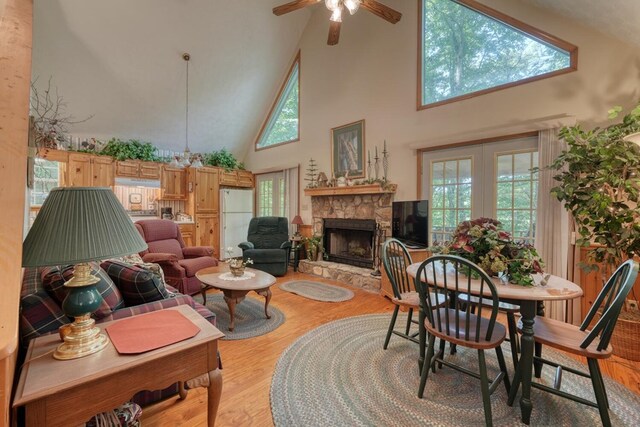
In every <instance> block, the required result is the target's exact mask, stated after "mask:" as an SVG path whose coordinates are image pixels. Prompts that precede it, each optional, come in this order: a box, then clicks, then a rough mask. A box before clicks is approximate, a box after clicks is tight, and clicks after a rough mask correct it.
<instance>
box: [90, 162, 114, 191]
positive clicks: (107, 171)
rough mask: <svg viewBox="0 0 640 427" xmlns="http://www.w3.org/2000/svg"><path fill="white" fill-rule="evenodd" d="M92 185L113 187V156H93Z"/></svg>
mask: <svg viewBox="0 0 640 427" xmlns="http://www.w3.org/2000/svg"><path fill="white" fill-rule="evenodd" d="M91 179H92V182H91V185H92V186H94V187H111V186H112V185H114V184H115V182H114V179H115V177H114V173H113V158H111V157H107V156H93V159H91Z"/></svg>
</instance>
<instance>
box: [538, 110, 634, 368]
mask: <svg viewBox="0 0 640 427" xmlns="http://www.w3.org/2000/svg"><path fill="white" fill-rule="evenodd" d="M620 111H622V109H621V108H620V107H616V108H614V109H612V110H610V111H609V118H610V119H612V118H615V117H617V115H618V114H619V113H620ZM639 131H640V105H638V106H636V107H635V108H634V109H633V110H632V111H631V112H630V113H629V114H627V115H625V116H624V117H623V119H622V121H621V122H620V123H616V124H613V125H611V126H608V127H606V128H596V129H593V130H584V129H582V127H581V126H580V125H579V124H578V125H575V126H571V127H564V128H562V129H561V130H560V137H561V138H562V139H564V140H565V141H566V142H567V145H568V148H567V150H566V151H564V152H563V153H562V154H561V155H560V156H559V157H558V158H557V159H556V160H555V161H554V162H553V163H552V164H551V165H550V166H549V168H550V169H552V170H556V171H558V174H557V175H555V176H554V179H555V180H556V181H558V186H556V187H554V188H552V189H551V193H552V194H553V195H554V196H555V197H556V198H557V199H558V200H559V201H561V202H564V205H565V208H566V209H567V210H568V211H569V212H570V213H571V215H572V217H573V220H574V221H575V228H576V231H577V233H578V235H579V237H578V239H576V244H577V245H578V246H583V247H592V245H594V244H595V246H594V247H592V248H591V249H590V250H589V251H588V252H587V255H588V257H589V258H588V261H589V262H588V263H584V264H582V263H581V264H580V267H581V268H582V269H583V270H584V271H585V272H589V271H594V270H598V268H599V266H598V264H600V265H603V266H604V267H605V274H606V275H607V276H608V275H609V274H610V273H611V272H612V271H613V269H615V267H617V266H618V265H619V264H620V263H622V262H623V261H624V260H626V259H629V258H632V257H633V256H635V255H636V254H638V252H639V251H640V207H639V206H640V205H639V204H640V147H639V146H638V145H636V144H635V143H632V142H630V141H628V140H626V139H625V138H626V137H628V136H629V135H632V134H635V133H637V132H639ZM639 296H640V295H635V294H634V293H633V291H632V294H631V298H632V299H634V300H636V301H637V300H638V297H639ZM621 335H624V337H626V338H629V337H634V338H633V340H634V342H633V344H632V345H629V341H628V340H627V341H626V345H625V342H623V341H621V339H620V338H621ZM639 340H640V312H638V310H637V309H635V310H632V309H625V308H623V311H622V313H621V314H620V317H619V319H618V325H617V326H616V329H615V331H614V336H613V338H612V344H613V347H614V352H615V353H616V354H618V355H620V356H622V357H626V358H629V359H632V360H640V344H639ZM631 347H635V348H631Z"/></svg>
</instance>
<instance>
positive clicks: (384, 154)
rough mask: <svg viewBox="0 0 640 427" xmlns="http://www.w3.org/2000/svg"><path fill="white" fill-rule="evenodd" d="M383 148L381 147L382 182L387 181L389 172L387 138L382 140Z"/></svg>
mask: <svg viewBox="0 0 640 427" xmlns="http://www.w3.org/2000/svg"><path fill="white" fill-rule="evenodd" d="M383 147H384V148H383V149H382V170H383V172H384V175H383V177H382V180H383V181H384V182H387V172H389V152H388V151H387V140H386V139H385V140H384V145H383Z"/></svg>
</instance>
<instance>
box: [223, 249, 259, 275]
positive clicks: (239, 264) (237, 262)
mask: <svg viewBox="0 0 640 427" xmlns="http://www.w3.org/2000/svg"><path fill="white" fill-rule="evenodd" d="M232 253H233V247H232V246H229V247H228V248H227V254H228V255H229V258H228V259H227V263H228V264H229V271H231V274H233V275H234V276H235V277H241V276H243V275H244V269H245V267H246V266H247V265H251V264H253V260H252V259H251V258H247V259H246V260H243V259H242V258H234V257H232V256H231V254H232Z"/></svg>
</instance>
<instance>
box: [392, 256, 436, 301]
mask: <svg viewBox="0 0 640 427" xmlns="http://www.w3.org/2000/svg"><path fill="white" fill-rule="evenodd" d="M407 251H409V255H411V261H412V262H422V261H424V260H425V259H427V258H429V257H430V256H431V252H430V251H428V250H427V249H426V248H424V249H411V248H407ZM380 272H381V273H382V277H381V278H382V283H381V287H380V293H382V296H385V297H387V298H395V295H393V287H392V286H391V281H390V280H389V276H387V272H386V271H385V269H384V265H382V262H380Z"/></svg>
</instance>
